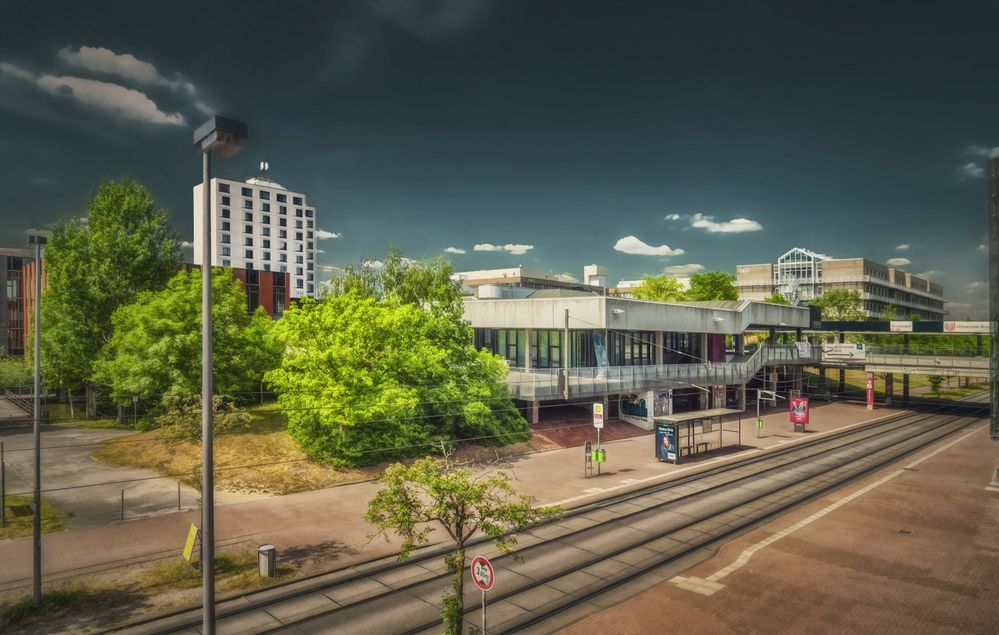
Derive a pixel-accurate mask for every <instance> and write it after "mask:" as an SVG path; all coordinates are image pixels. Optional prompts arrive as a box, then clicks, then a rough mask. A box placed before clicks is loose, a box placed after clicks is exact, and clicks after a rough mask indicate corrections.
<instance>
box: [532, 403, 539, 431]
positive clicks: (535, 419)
mask: <svg viewBox="0 0 999 635" xmlns="http://www.w3.org/2000/svg"><path fill="white" fill-rule="evenodd" d="M540 422H541V402H540V401H532V402H531V423H533V424H535V425H537V424H538V423H540Z"/></svg>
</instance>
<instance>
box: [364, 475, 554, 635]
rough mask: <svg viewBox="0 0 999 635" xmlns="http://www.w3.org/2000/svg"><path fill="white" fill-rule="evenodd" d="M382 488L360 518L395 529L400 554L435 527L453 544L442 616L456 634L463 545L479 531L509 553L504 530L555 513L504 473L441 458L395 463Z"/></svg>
mask: <svg viewBox="0 0 999 635" xmlns="http://www.w3.org/2000/svg"><path fill="white" fill-rule="evenodd" d="M381 485H382V489H381V490H380V491H379V492H378V493H377V494H375V496H374V498H372V499H371V501H370V502H369V503H368V511H367V513H366V514H365V520H367V521H368V522H369V523H371V524H372V525H374V526H375V527H377V528H378V530H379V533H380V534H384V535H386V536H387V535H388V532H389V531H394V532H395V533H397V534H398V535H399V536H400V537H402V549H401V550H400V551H399V559H400V560H405V559H406V558H408V557H409V556H410V555H411V554H412V553H413V551H414V550H416V549H418V548H419V547H421V546H424V545H426V544H428V538H429V536H430V534H431V533H432V532H433V531H435V530H436V529H437V528H442V529H443V530H444V531H445V533H447V535H448V538H449V539H450V541H451V544H452V545H453V547H454V549H453V551H452V552H451V553H449V554H447V555H446V556H445V557H444V562H445V563H446V564H447V569H448V572H449V573H450V574H451V575H452V576H453V586H452V589H451V591H449V592H448V593H447V594H446V595H445V596H444V602H443V606H442V609H441V618H442V619H443V620H444V632H445V633H449V634H453V635H457V634H458V633H461V631H462V628H461V625H462V620H463V616H464V612H465V606H464V574H465V557H466V556H465V545H466V544H467V542H468V540H470V539H471V538H472V536H473V535H475V534H476V533H478V532H481V533H483V534H485V535H486V536H488V537H489V538H491V539H492V541H493V543H494V544H495V545H496V547H497V548H498V549H499V550H500V552H501V553H505V554H507V553H512V552H513V548H514V546H515V545H516V543H517V539H516V537H515V536H513V535H510V534H508V533H507V532H509V531H511V530H512V531H524V530H525V529H528V528H529V527H530V526H531V525H534V524H536V523H537V522H539V521H541V520H543V519H546V518H551V517H553V516H557V515H558V514H560V513H561V509H560V508H558V507H537V508H536V507H534V502H535V499H534V498H533V497H530V496H517V495H516V492H515V491H514V489H513V487H512V486H511V485H510V479H509V478H508V477H507V475H506V474H505V473H503V472H497V473H496V474H494V475H492V476H488V477H486V476H483V477H474V476H473V475H472V472H471V471H470V470H468V469H465V468H455V467H453V466H451V465H450V464H449V463H448V462H447V461H446V460H443V461H442V460H437V459H431V458H426V459H421V460H419V461H416V462H415V463H413V464H412V465H411V466H409V467H407V466H405V465H402V464H399V463H396V464H395V465H392V466H390V467H389V468H388V469H387V470H385V473H384V474H383V475H382V478H381Z"/></svg>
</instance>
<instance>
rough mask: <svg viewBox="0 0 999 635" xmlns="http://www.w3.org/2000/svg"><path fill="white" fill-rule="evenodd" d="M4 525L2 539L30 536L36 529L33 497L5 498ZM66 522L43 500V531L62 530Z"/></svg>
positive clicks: (0, 528)
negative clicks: (32, 506)
mask: <svg viewBox="0 0 999 635" xmlns="http://www.w3.org/2000/svg"><path fill="white" fill-rule="evenodd" d="M5 502H6V510H5V511H4V519H5V522H4V526H3V527H0V540H12V539H14V538H24V537H25V536H30V535H31V534H32V532H33V531H34V519H35V516H34V513H32V509H31V499H30V498H28V497H27V496H8V497H7V498H6V499H5ZM65 528H66V523H65V522H63V520H62V517H61V516H60V515H59V514H58V513H57V512H56V510H54V509H52V506H51V505H49V504H48V503H47V502H45V500H42V533H43V534H50V533H53V532H56V531H62V530H63V529H65Z"/></svg>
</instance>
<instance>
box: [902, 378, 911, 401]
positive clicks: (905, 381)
mask: <svg viewBox="0 0 999 635" xmlns="http://www.w3.org/2000/svg"><path fill="white" fill-rule="evenodd" d="M902 401H909V373H905V374H904V375H902Z"/></svg>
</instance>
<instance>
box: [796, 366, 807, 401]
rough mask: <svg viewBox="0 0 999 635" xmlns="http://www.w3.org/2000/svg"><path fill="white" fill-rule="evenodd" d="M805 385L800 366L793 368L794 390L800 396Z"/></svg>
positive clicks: (803, 372)
mask: <svg viewBox="0 0 999 635" xmlns="http://www.w3.org/2000/svg"><path fill="white" fill-rule="evenodd" d="M804 383H805V369H804V368H802V367H801V366H795V367H794V389H795V390H797V391H798V394H799V395H800V394H801V392H802V390H804Z"/></svg>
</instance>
